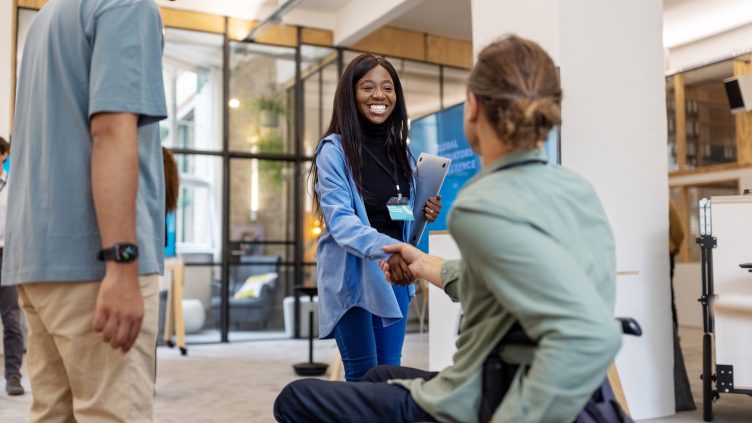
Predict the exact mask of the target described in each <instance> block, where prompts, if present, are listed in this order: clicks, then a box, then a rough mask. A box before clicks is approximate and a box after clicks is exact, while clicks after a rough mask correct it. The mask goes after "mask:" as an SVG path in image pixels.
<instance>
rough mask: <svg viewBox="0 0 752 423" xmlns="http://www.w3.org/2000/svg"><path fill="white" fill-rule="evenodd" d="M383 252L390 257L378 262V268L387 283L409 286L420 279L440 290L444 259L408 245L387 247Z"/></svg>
mask: <svg viewBox="0 0 752 423" xmlns="http://www.w3.org/2000/svg"><path fill="white" fill-rule="evenodd" d="M384 252H386V253H389V254H391V256H390V257H389V258H388V259H387V260H381V261H379V267H381V270H382V271H383V272H384V276H385V277H386V280H388V281H389V282H391V283H393V284H396V285H409V284H411V283H413V282H415V279H416V278H421V279H425V280H427V281H429V282H431V283H433V284H434V285H436V286H438V287H439V288H441V286H442V282H441V266H442V265H443V264H444V259H442V258H439V257H436V256H432V255H430V254H426V253H424V252H422V251H420V250H419V249H417V248H415V247H413V246H412V245H410V244H392V245H387V246H386V247H384Z"/></svg>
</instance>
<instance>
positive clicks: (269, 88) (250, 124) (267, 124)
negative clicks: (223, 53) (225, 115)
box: [228, 42, 295, 154]
mask: <svg viewBox="0 0 752 423" xmlns="http://www.w3.org/2000/svg"><path fill="white" fill-rule="evenodd" d="M229 65H230V81H229V83H230V98H229V102H228V107H229V118H230V134H229V135H230V150H232V151H239V152H248V153H290V154H292V153H295V140H294V131H293V129H294V126H293V124H294V114H293V110H294V101H293V96H294V86H295V49H294V48H289V47H277V46H266V45H261V44H250V43H240V42H233V43H231V44H230V64H229Z"/></svg>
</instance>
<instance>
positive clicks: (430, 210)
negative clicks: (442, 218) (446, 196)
mask: <svg viewBox="0 0 752 423" xmlns="http://www.w3.org/2000/svg"><path fill="white" fill-rule="evenodd" d="M440 213H441V195H437V196H436V197H429V198H428V201H426V204H425V206H424V207H423V214H424V215H425V216H426V220H427V221H428V223H431V222H435V221H436V219H438V218H439V214H440Z"/></svg>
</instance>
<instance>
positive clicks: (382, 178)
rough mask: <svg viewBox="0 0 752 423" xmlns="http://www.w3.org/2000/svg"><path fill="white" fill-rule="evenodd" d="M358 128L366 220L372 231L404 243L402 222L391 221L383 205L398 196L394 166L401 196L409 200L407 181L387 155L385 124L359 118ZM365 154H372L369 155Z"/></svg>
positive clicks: (396, 164) (399, 166)
mask: <svg viewBox="0 0 752 423" xmlns="http://www.w3.org/2000/svg"><path fill="white" fill-rule="evenodd" d="M360 126H361V128H363V135H364V136H365V143H364V144H363V149H364V151H363V155H362V157H363V173H362V181H361V183H362V185H363V187H362V188H363V193H362V194H363V200H364V202H365V205H366V214H367V215H368V221H369V222H370V223H371V227H372V228H374V229H376V230H377V231H379V232H381V233H382V234H385V235H389V236H390V237H392V238H394V239H397V240H400V241H403V239H402V222H401V221H395V220H392V219H391V217H389V211H388V210H387V208H386V203H387V202H388V201H389V199H390V198H392V197H396V196H397V188H396V187H395V184H394V181H393V174H392V170H393V169H394V166H396V169H397V180H398V181H399V186H400V190H401V192H402V196H403V197H410V182H409V181H408V179H407V175H406V172H405V169H404V167H403V166H402V165H401V164H400V163H394V161H393V160H392V159H391V157H390V156H389V154H387V146H386V140H387V134H386V125H385V124H382V125H374V124H373V123H371V122H368V121H366V120H365V119H361V120H360ZM365 150H367V151H365ZM368 152H370V153H371V154H368ZM374 156H375V158H376V159H378V160H379V162H381V164H382V165H383V166H384V167H385V168H386V169H387V170H389V173H387V172H386V171H384V169H382V167H381V166H379V164H378V163H377V162H376V161H375V160H374Z"/></svg>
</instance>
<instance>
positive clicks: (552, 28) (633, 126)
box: [473, 0, 674, 419]
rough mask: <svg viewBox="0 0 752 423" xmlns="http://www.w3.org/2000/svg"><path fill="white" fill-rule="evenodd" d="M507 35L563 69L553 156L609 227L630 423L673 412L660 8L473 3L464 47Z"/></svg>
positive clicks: (625, 3) (541, 0)
mask: <svg viewBox="0 0 752 423" xmlns="http://www.w3.org/2000/svg"><path fill="white" fill-rule="evenodd" d="M507 32H515V33H517V34H518V35H521V36H523V37H527V38H531V39H533V40H535V41H538V42H540V43H541V44H542V45H543V46H544V48H547V49H548V50H549V51H551V54H552V56H553V57H554V59H555V60H556V61H557V64H558V65H560V67H561V79H562V85H563V89H564V103H563V126H562V160H563V163H564V165H565V166H567V167H570V168H572V169H574V170H576V171H578V172H579V173H581V174H582V175H584V176H585V177H586V178H588V179H589V180H590V181H591V182H592V183H593V185H594V186H595V188H596V190H597V191H598V193H599V195H600V197H601V199H602V201H603V205H604V207H605V209H606V213H607V214H608V216H609V220H610V221H611V224H612V226H613V229H614V233H615V236H616V242H617V260H618V268H619V270H629V271H637V272H639V274H637V275H635V276H625V277H620V278H619V280H618V287H617V290H618V298H617V306H616V312H617V315H622V316H631V317H635V318H636V319H637V320H639V321H640V323H641V324H642V326H643V329H644V335H643V337H642V338H640V339H625V342H624V347H623V348H622V351H621V353H620V354H619V357H618V358H617V367H618V368H619V373H620V376H621V380H622V384H623V386H624V389H625V392H626V395H627V400H628V402H629V406H630V409H631V411H632V414H633V416H634V417H635V418H638V419H644V418H654V417H660V416H665V415H671V414H674V393H673V377H672V368H673V354H672V343H671V339H672V336H671V318H670V307H669V303H670V299H669V285H668V258H667V257H666V256H667V254H666V245H667V242H668V241H667V233H668V210H667V208H668V193H667V191H666V186H667V184H668V180H667V176H666V175H667V170H668V169H667V163H666V159H665V150H666V147H665V146H666V117H665V113H666V111H665V82H664V79H663V69H664V62H663V48H662V41H661V39H662V2H661V1H660V0H649V1H647V0H646V1H640V2H635V1H631V0H615V1H609V2H592V1H587V0H566V1H562V0H533V1H526V2H519V1H514V0H473V45H474V46H475V48H476V49H479V48H482V47H483V46H484V45H485V44H486V43H487V42H488V41H489V40H491V39H493V38H496V37H497V36H499V35H501V34H504V33H507Z"/></svg>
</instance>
